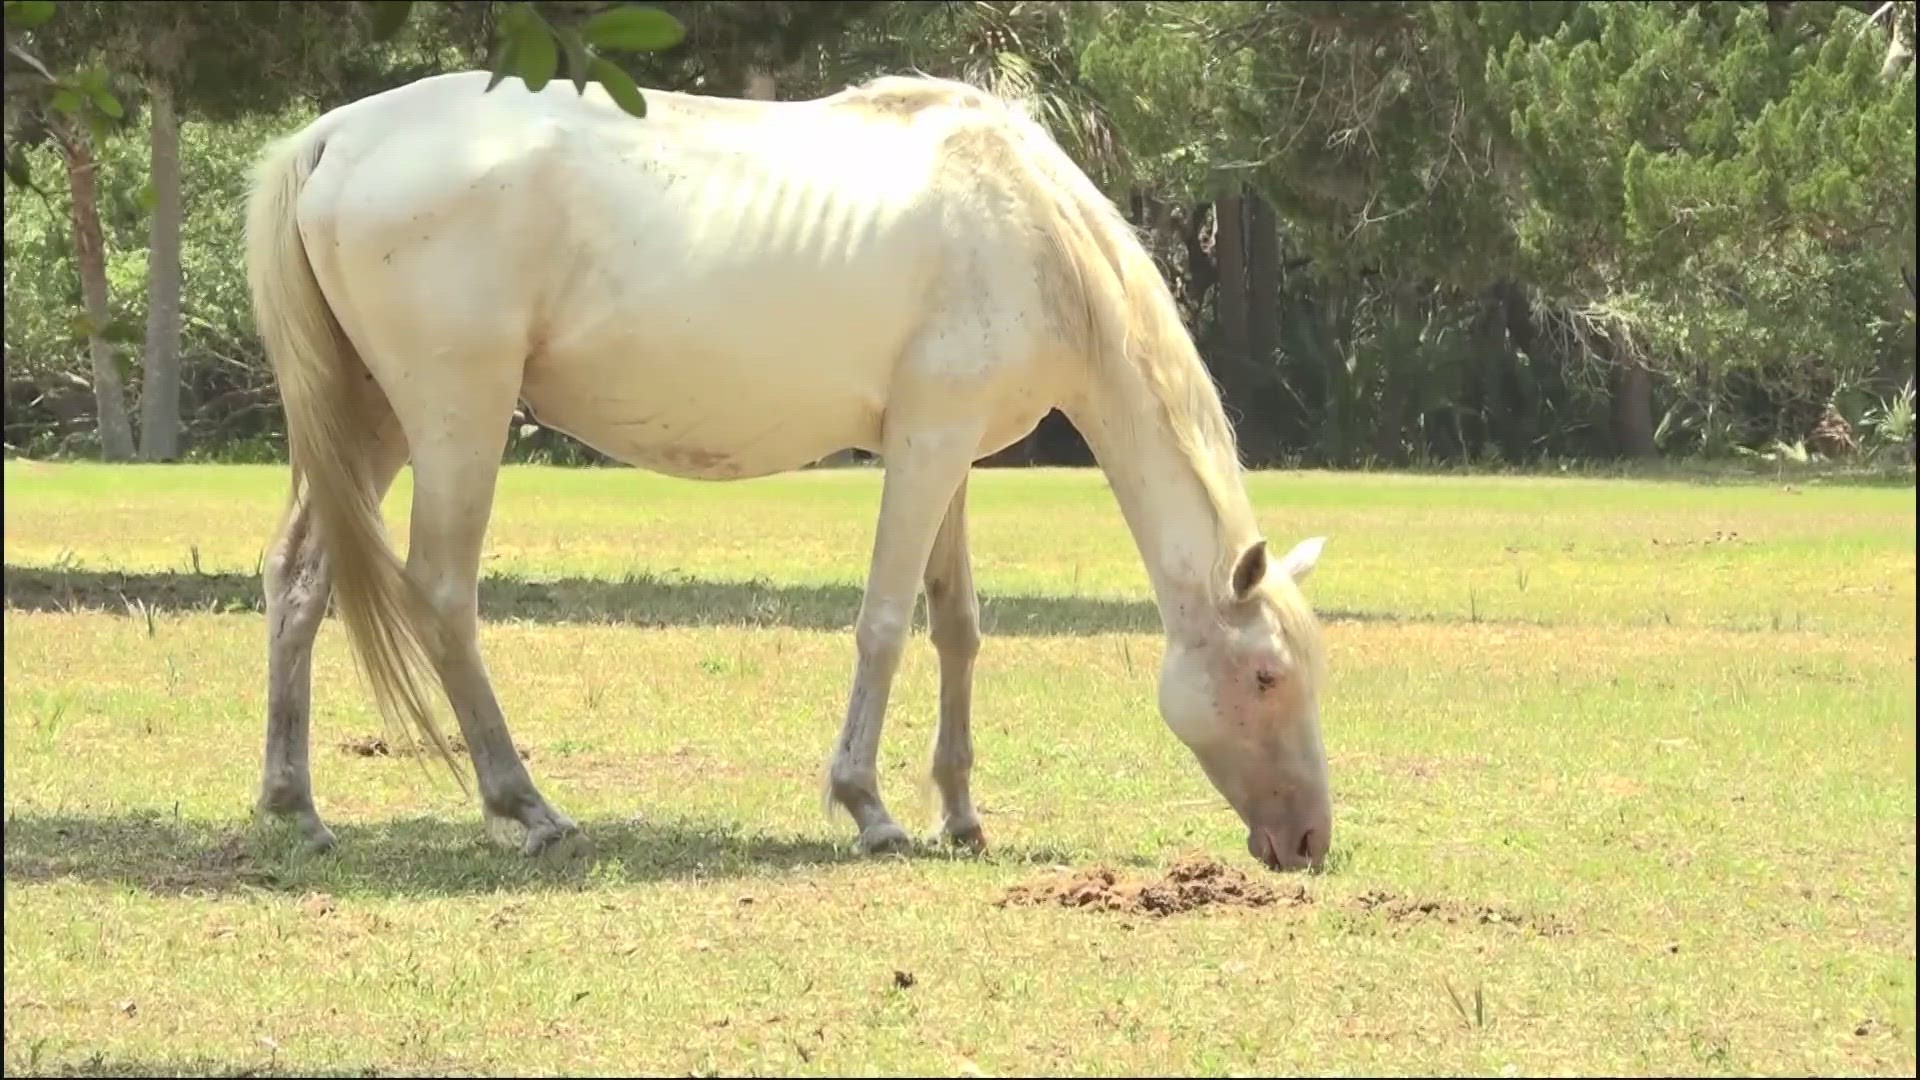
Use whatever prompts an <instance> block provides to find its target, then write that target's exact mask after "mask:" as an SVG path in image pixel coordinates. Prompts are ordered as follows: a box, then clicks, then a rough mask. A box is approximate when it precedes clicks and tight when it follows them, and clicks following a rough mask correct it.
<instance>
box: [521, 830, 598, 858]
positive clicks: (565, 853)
mask: <svg viewBox="0 0 1920 1080" xmlns="http://www.w3.org/2000/svg"><path fill="white" fill-rule="evenodd" d="M520 852H521V854H522V855H524V856H526V857H527V858H529V859H537V860H538V861H540V862H542V863H545V864H547V865H549V866H568V865H572V864H574V863H581V862H586V861H587V860H589V859H591V858H593V840H592V839H591V838H589V837H588V836H587V834H586V833H584V832H581V831H580V828H579V826H577V825H572V824H568V825H565V826H560V827H555V828H552V829H536V830H532V831H530V832H528V834H527V842H526V844H525V845H524V846H522V847H521V849H520Z"/></svg>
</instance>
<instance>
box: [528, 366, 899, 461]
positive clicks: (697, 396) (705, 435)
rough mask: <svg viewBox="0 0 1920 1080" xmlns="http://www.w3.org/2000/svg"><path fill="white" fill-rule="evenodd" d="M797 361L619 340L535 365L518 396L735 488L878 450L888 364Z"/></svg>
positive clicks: (581, 429) (586, 430) (559, 419)
mask: <svg viewBox="0 0 1920 1080" xmlns="http://www.w3.org/2000/svg"><path fill="white" fill-rule="evenodd" d="M839 359H842V360H851V361H857V359H858V358H857V357H854V358H849V357H844V356H843V357H840V358H839ZM805 360H806V358H805V357H799V356H787V357H781V358H762V357H759V356H754V355H742V354H739V353H729V352H714V351H711V350H710V349H705V348H700V347H696V346H692V345H688V344H685V343H684V342H674V341H667V342H641V341H635V340H632V339H628V340H627V341H626V342H624V343H623V344H622V345H620V346H610V347H608V348H605V349H603V350H596V351H593V352H572V353H555V354H547V355H544V356H540V357H537V358H535V359H534V361H533V362H532V363H530V364H529V365H528V369H527V372H526V376H525V378H524V380H523V383H522V391H521V397H522V399H523V400H524V401H525V402H526V404H527V407H528V408H529V410H530V411H531V412H532V413H533V415H534V418H535V419H536V420H538V421H539V422H540V423H542V424H545V425H546V426H548V427H552V428H554V429H555V430H557V431H561V432H564V433H565V434H567V435H570V436H572V437H573V438H576V439H579V440H580V441H581V442H584V443H586V444H587V445H589V446H592V447H593V448H595V449H596V450H599V451H600V452H601V453H604V454H606V455H607V456H609V457H612V458H615V459H617V460H619V461H623V462H625V463H627V464H629V465H633V466H636V467H638V468H643V469H648V470H651V471H654V472H659V473H664V474H667V475H669V476H678V477H682V478H686V479H697V480H744V479H750V478H753V477H759V476H768V475H772V474H774V473H780V472H788V471H791V470H794V469H798V468H803V467H805V466H806V465H808V464H811V463H812V462H815V461H818V460H819V459H821V458H823V457H826V456H827V455H829V454H832V453H834V452H836V451H839V450H843V449H846V448H848V447H861V448H865V449H874V448H876V447H877V446H878V444H879V439H880V421H881V416H882V413H883V411H884V409H885V404H886V403H885V394H886V389H885V388H886V370H885V368H886V366H887V365H883V364H881V363H877V362H875V363H867V364H861V363H857V362H845V363H838V364H817V365H816V364H809V363H806V362H805Z"/></svg>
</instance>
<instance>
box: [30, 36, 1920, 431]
mask: <svg viewBox="0 0 1920 1080" xmlns="http://www.w3.org/2000/svg"><path fill="white" fill-rule="evenodd" d="M650 6H652V7H656V8H659V9H662V10H665V11H667V12H669V13H671V14H672V15H674V16H675V17H677V18H678V19H679V21H680V23H681V25H682V26H683V27H684V30H685V36H684V39H683V40H682V41H681V42H680V43H679V44H678V45H676V46H674V47H673V48H671V49H668V50H665V51H661V52H653V53H638V54H629V55H620V56H617V57H613V59H614V60H615V62H617V63H618V64H619V65H620V66H621V68H622V69H623V70H625V71H626V72H627V73H629V74H630V75H631V76H632V77H633V79H634V80H635V81H636V82H638V84H639V85H640V86H641V87H642V88H643V90H644V89H645V88H650V87H651V88H660V89H669V90H683V91H691V92H695V93H712V94H727V95H748V96H756V97H762V98H767V97H779V98H784V99H791V98H805V97H813V96H818V95H822V94H827V93H831V92H834V91H836V90H839V89H841V88H843V87H845V86H847V85H849V84H852V83H856V82H859V81H862V80H864V79H867V78H869V77H872V76H874V75H878V74H885V73H908V72H911V71H920V72H924V73H927V74H932V75H939V76H946V77H951V78H960V79H964V80H967V81H969V82H972V83H974V84H976V85H980V86H982V87H986V88H989V89H992V90H994V91H996V92H999V93H1001V94H1004V95H1007V96H1009V97H1014V98H1019V99H1021V100H1024V101H1026V102H1027V103H1028V105H1029V107H1030V108H1031V109H1032V110H1033V111H1034V114H1035V115H1036V117H1037V118H1038V119H1039V120H1040V121H1041V122H1042V123H1044V124H1045V125H1046V126H1047V127H1048V128H1049V129H1050V130H1052V131H1053V132H1054V133H1055V135H1056V137H1057V138H1059V140H1060V141H1061V143H1062V144H1063V145H1064V146H1065V147H1066V148H1067V150H1068V152H1069V153H1070V154H1071V155H1072V156H1073V157H1074V158H1075V160H1077V161H1078V162H1080V164H1081V165H1082V167H1083V168H1085V169H1086V170H1087V172H1088V173H1089V174H1090V175H1091V176H1093V177H1094V178H1095V179H1096V181H1098V182H1099V183H1100V184H1101V186H1102V187H1103V188H1104V189H1105V190H1106V191H1107V192H1108V193H1109V194H1110V195H1111V196H1112V197H1113V198H1114V200H1115V201H1116V203H1118V204H1119V205H1120V206H1121V207H1122V208H1123V209H1124V210H1125V211H1126V212H1127V213H1128V215H1129V217H1130V219H1131V220H1132V221H1133V223H1134V225H1135V226H1136V227H1137V228H1138V230H1139V231H1140V233H1141V235H1142V237H1143V238H1144V239H1146V240H1147V242H1148V243H1149V244H1150V246H1151V247H1152V249H1153V251H1154V252H1155V254H1156V256H1157V257H1158V258H1159V260H1160V263H1161V267H1162V269H1163V271H1164V272H1165V274H1166V276H1167V279H1168V281H1169V283H1170V284H1171V285H1172V287H1173V289H1174V291H1175V294H1176V295H1177V296H1178V297H1179V300H1180V303H1181V306H1182V309H1183V311H1184V313H1185V315H1186V318H1187V321H1188V325H1189V326H1190V328H1191V329H1192V330H1193V332H1194V334H1195V336H1196V339H1197V340H1198V341H1199V343H1200V346H1201V349H1202V352H1203V354H1204V356H1205V357H1206V359H1207V363H1208V364H1209V366H1210V367H1211V368H1212V370H1213V372H1214V375H1215V378H1216V379H1217V380H1218V382H1219V384H1220V385H1221V388H1222V390H1223V393H1224V395H1225V398H1226V401H1227V406H1228V412H1229V414H1230V415H1231V416H1232V417H1233V419H1234V421H1235V424H1236V427H1237V429H1238V431H1239V433H1240V438H1241V441H1242V444H1243V447H1244V450H1245V456H1246V458H1247V460H1248V462H1249V463H1250V464H1254V465H1269V464H1282V463H1290V464H1301V465H1321V466H1343V467H1344V466H1365V465H1376V466H1377V465H1418V464H1430V463H1438V462H1450V463H1457V464H1467V465H1475V464H1482V463H1485V464H1500V465H1515V464H1524V463H1527V462H1532V461H1540V460H1550V459H1556V458H1559V459H1566V458H1593V457H1613V456H1630V457H1632V456H1646V455H1652V454H1667V455H1686V456H1707V457H1714V456H1727V455H1733V454H1749V455H1751V454H1769V455H1780V456H1788V457H1798V458H1804V457H1808V456H1824V457H1829V458H1853V459H1859V458H1865V459H1869V460H1871V461H1874V462H1892V463H1896V464H1899V465H1902V466H1910V465H1911V464H1912V461H1913V424H1912V418H1913V403H1914V345H1915V337H1914V328H1915V239H1914V199H1915V166H1914V134H1915V132H1914V116H1915V98H1914V72H1913V65H1912V63H1911V57H1912V41H1913V32H1914V29H1913V28H1914V5H1913V3H1912V2H1910V0H1909V2H1906V3H1886V4H1880V3H1811V2H1799V3H1795V2H1784V0H1771V2H1765V3H1695V2H1684V3H1676V2H1660V3H1583V2H1544V3H1542V2H1534V3H1394V2H1356V0H1339V2H1298V3H1274V2H1213V3H1142V2H1132V3H1093V2H1077V3H1067V2H1034V0H1028V2H1019V3H1007V2H992V3H985V2H963V3H831V2H812V3H809V2H795V3H778V2H774V3H739V2H712V3H696V2H685V3H675V2H670V0H669V2H661V3H658V4H654V5H650ZM6 7H7V17H8V30H7V43H8V54H7V69H6V87H7V88H6V98H5V125H6V136H7V173H8V177H9V179H10V181H12V182H11V183H10V184H9V185H8V189H7V197H6V251H5V255H6V326H5V362H6V382H5V386H6V404H5V439H6V444H7V450H8V453H10V454H19V455H27V456H57V455H83V456H101V457H105V458H107V459H110V460H129V459H143V460H152V461H167V460H180V459H184V458H194V459H218V460H283V459H284V454H285V446H284V438H283V429H282V419H281V414H280V408H279V401H278V395H277V393H276V392H275V389H274V386H273V379H272V374H271V371H270V370H269V369H268V367H267V365H266V363H265V361H264V357H263V355H262V353H261V349H260V345H259V342H258V339H257V338H256V336H255V333H254V329H253V325H252V318H251V312H250V310H249V302H248V297H247V290H246V274H245V267H244V265H243V260H242V246H241V232H242V229H241V223H242V217H243V214H244V203H245V193H246V184H247V178H248V173H249V170H250V168H251V166H252V163H253V161H254V159H255V157H256V156H257V154H258V153H259V152H260V150H261V149H262V147H263V146H264V144H265V143H266V142H267V140H269V139H270V138H273V137H275V136H278V135H280V134H284V133H287V132H290V131H292V130H294V129H295V128H297V127H298V126H299V125H300V124H302V123H304V122H306V121H307V120H309V119H311V118H312V117H313V116H315V115H317V114H318V113H319V112H320V111H323V110H325V109H328V108H332V107H334V106H336V105H339V104H342V103H344V102H347V101H351V100H354V99H357V98H360V97H363V96H365V95H367V94H371V93H375V92H378V91H380V90H384V89H387V88H390V87H394V86H398V85H401V84H403V83H406V82H409V81H412V80H414V79H417V78H420V77H423V76H426V75H431V74H436V73H439V72H444V71H452V70H460V69H464V68H471V67H488V66H491V65H493V64H494V63H495V61H496V60H499V59H500V58H501V56H500V50H501V48H502V42H503V41H510V40H513V38H512V35H511V34H503V32H502V28H503V26H510V23H511V20H512V19H514V18H517V17H520V16H519V15H516V12H524V11H526V10H528V9H530V10H531V11H533V12H537V13H538V14H539V15H540V16H541V18H542V20H544V24H546V25H551V26H554V27H562V28H564V27H570V26H578V25H579V24H580V23H581V22H582V20H584V19H586V18H589V17H590V16H592V15H593V14H594V13H596V12H598V11H600V10H602V9H604V8H607V7H609V5H607V4H603V3H566V2H560V3H537V4H532V5H523V4H514V3H472V2H459V3H415V4H411V5H390V4H389V5H381V4H348V3H308V2H271V0H246V2H238V3H221V2H205V3H202V2H168V3H125V2H95V3H84V2H74V0H62V2H61V3H59V4H57V5H54V4H44V3H43V4H25V3H18V2H17V0H7V5H6ZM402 19H404V22H401V20H402ZM383 20H385V21H387V23H388V25H384V26H383V25H382V22H383ZM394 25H398V26H399V29H398V31H397V32H391V33H390V32H389V31H391V30H392V27H393V26H394ZM562 77H564V76H562ZM634 122H635V123H644V122H645V121H644V120H638V119H636V120H635V121H634ZM522 420H523V421H524V418H522ZM510 453H511V454H512V455H513V456H514V457H515V458H517V459H520V460H547V461H555V462H589V461H596V460H599V459H598V456H597V455H595V454H593V453H592V452H591V451H588V450H585V449H584V448H582V447H580V446H578V445H577V444H575V443H573V442H571V441H570V440H568V439H566V438H565V437H563V436H560V435H558V434H557V433H555V432H551V431H547V430H543V429H541V428H539V427H538V426H537V425H535V424H532V423H527V422H517V423H516V431H515V436H514V439H513V444H512V448H511V451H510ZM1087 460H1088V458H1087V455H1086V451H1085V448H1084V446H1083V445H1082V444H1081V443H1080V441H1079V439H1078V437H1077V436H1076V435H1075V434H1074V433H1073V432H1072V429H1071V428H1070V427H1068V426H1067V425H1066V424H1065V423H1064V421H1063V420H1062V419H1061V418H1060V417H1058V416H1057V415H1056V416H1054V417H1050V418H1049V420H1048V421H1047V422H1046V423H1045V424H1043V425H1042V427H1041V429H1040V430H1039V431H1038V432H1036V433H1035V435H1034V436H1033V437H1031V438H1029V439H1028V440H1026V441H1025V442H1023V443H1022V444H1020V445H1018V446H1016V447H1014V448H1012V449H1010V450H1008V451H1007V452H1005V453H1003V454H1001V455H998V457H997V458H996V463H1000V464H1028V463H1084V462H1086V461H1087Z"/></svg>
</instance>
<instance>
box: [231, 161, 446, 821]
mask: <svg viewBox="0 0 1920 1080" xmlns="http://www.w3.org/2000/svg"><path fill="white" fill-rule="evenodd" d="M325 145H326V144H325V139H324V138H323V137H321V136H319V135H318V134H316V133H314V132H313V131H311V130H309V131H307V132H305V133H302V134H301V135H297V136H294V137H293V138H290V139H286V140H284V141H282V142H280V143H279V144H277V145H276V146H274V147H273V148H272V149H271V150H269V151H268V152H267V154H266V155H265V156H264V157H263V159H262V160H261V162H260V165H259V168H258V171H257V172H256V173H255V176H254V182H253V187H252V191H251V194H250V196H249V199H248V204H247V224H246V249H247V256H246V257H247V282H248V285H249V287H250V288H251V290H252V293H253V305H254V315H255V320H256V322H257V323H258V325H259V329H260V337H261V340H262V341H263V342H264V343H265V345H266V351H267V357H268V359H269V360H270V362H271V363H272V365H273V371H274V377H275V380H276V381H277V382H278V383H279V386H280V395H281V399H282V401H283V402H284V404H285V407H286V416H287V449H288V452H289V456H290V458H291V459H292V460H291V464H292V472H293V483H292V486H291V488H290V490H289V497H288V502H287V510H286V513H287V515H288V517H289V519H290V518H291V516H292V515H293V514H294V513H295V511H296V508H297V507H298V506H299V503H300V497H301V494H302V490H303V489H304V493H305V496H306V511H307V512H308V513H310V514H311V515H313V524H314V531H315V535H316V538H317V539H318V540H319V542H320V544H321V545H322V547H323V549H324V550H325V552H326V558H327V562H328V564H329V566H330V568H331V570H332V572H333V596H334V603H335V604H336V605H337V611H338V613H339V615H340V620H341V621H342V622H343V623H345V624H346V628H347V633H348V636H349V637H350V638H351V640H352V642H353V649H354V654H355V657H356V659H357V660H358V661H359V665H360V670H361V672H362V673H363V674H364V675H365V676H366V678H367V681H368V682H369V683H370V684H371V685H372V688H373V694H374V699H375V701H376V703H377V704H378V705H379V708H380V713H381V715H382V717H383V718H384V719H385V720H386V722H387V726H388V729H389V731H390V732H393V733H394V734H396V735H397V736H399V738H400V740H401V741H402V742H403V743H404V744H406V745H408V746H411V745H412V744H413V736H412V730H411V729H410V728H409V723H411V728H417V729H418V730H419V732H420V733H421V734H422V735H424V736H426V738H427V741H428V742H430V743H432V744H433V747H434V749H435V750H436V751H437V752H438V754H439V756H440V758H441V760H443V761H445V762H446V764H447V767H448V768H449V769H451V770H452V771H453V774H454V778H455V779H456V780H458V781H459V782H460V785H461V787H462V789H463V790H464V789H465V787H466V780H465V777H464V774H463V773H462V772H461V769H460V766H459V764H458V762H457V761H455V759H454V756H453V752H452V750H451V749H450V748H449V747H448V745H447V741H446V739H445V738H443V737H442V736H441V734H440V730H439V727H438V726H437V725H436V724H435V723H434V719H433V711H432V709H430V708H429V707H428V695H427V693H426V691H425V690H424V689H423V686H422V683H423V679H422V675H423V673H431V672H433V671H434V669H435V667H436V664H435V663H434V661H435V659H436V658H438V657H439V656H440V655H441V649H440V648H439V634H438V626H439V620H438V619H437V618H435V617H434V616H433V615H432V614H431V612H430V610H429V608H428V606H427V604H426V603H425V602H424V600H423V598H422V596H421V595H420V592H419V590H418V589H417V588H416V587H415V585H414V583H413V580H412V578H410V577H409V576H408V574H407V571H406V566H405V564H404V563H402V562H401V561H400V558H399V556H398V555H396V554H395V553H394V551H393V548H392V546H390V545H389V544H388V543H387V538H386V529H385V526H384V524H383V522H382V519H381V516H380V501H379V498H378V496H377V494H376V486H375V483H374V480H373V478H372V477H371V476H370V475H368V469H367V467H366V463H365V459H364V458H363V456H362V455H361V454H360V453H359V452H358V446H359V443H360V442H361V441H362V438H363V435H362V432H361V427H362V425H361V424H360V423H358V422H357V416H356V413H357V409H356V401H357V400H364V397H363V396H362V395H364V393H365V390H364V389H362V388H361V387H359V386H356V385H355V383H356V381H357V380H356V369H358V368H360V364H359V362H358V354H357V353H356V352H355V351H354V348H353V345H352V343H351V342H350V341H348V339H347V335H346V332H345V330H343V329H342V328H341V325H340V322H339V320H338V318H336V317H335V315H334V313H333V309H332V308H331V307H330V306H329V305H328V302H327V298H326V295H325V294H324V293H323V292H322V291H321V288H320V282H319V279H317V278H316V277H315V276H314V272H313V265H312V263H311V262H310V261H309V259H308V257H307V248H306V243H305V241H304V240H303V238H302V237H301V234H300V224H299V221H298V219H297V207H298V203H299V199H300V194H301V191H302V190H303V189H304V187H305V185H306V182H307V178H308V177H309V176H311V175H312V173H313V170H314V168H315V167H316V166H317V165H318V164H319V162H320V156H321V153H322V152H323V150H324V149H325ZM428 628H433V629H432V631H431V632H429V631H428Z"/></svg>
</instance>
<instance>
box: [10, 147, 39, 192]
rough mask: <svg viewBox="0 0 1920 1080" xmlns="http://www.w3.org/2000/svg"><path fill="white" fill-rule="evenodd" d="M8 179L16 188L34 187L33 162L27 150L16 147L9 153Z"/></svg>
mask: <svg viewBox="0 0 1920 1080" xmlns="http://www.w3.org/2000/svg"><path fill="white" fill-rule="evenodd" d="M7 179H8V180H10V181H12V182H13V184H14V186H16V187H23V188H30V187H32V186H33V160H32V159H31V158H29V157H27V152H26V150H25V148H23V147H19V146H16V147H14V148H13V149H11V150H9V151H8V152H7Z"/></svg>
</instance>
